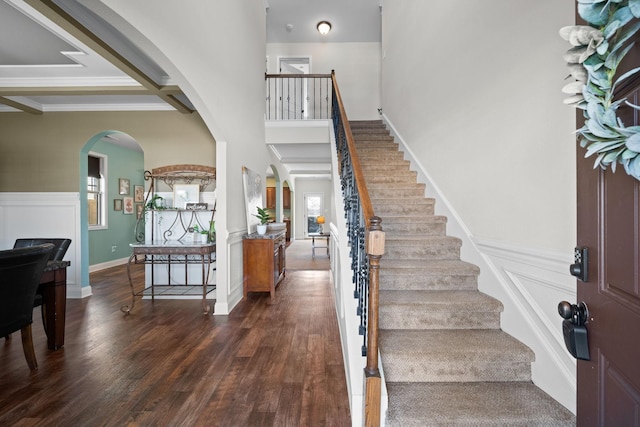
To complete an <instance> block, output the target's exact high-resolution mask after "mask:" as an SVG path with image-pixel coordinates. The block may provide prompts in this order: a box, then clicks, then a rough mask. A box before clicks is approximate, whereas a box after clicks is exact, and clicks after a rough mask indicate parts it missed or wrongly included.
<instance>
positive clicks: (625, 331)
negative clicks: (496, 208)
mask: <svg viewBox="0 0 640 427" xmlns="http://www.w3.org/2000/svg"><path fill="white" fill-rule="evenodd" d="M636 48H638V46H636ZM625 60H626V59H625ZM637 65H638V63H636V66H637ZM625 68H628V67H625ZM635 86H636V88H635V89H634V88H630V89H628V90H627V98H628V99H629V100H630V101H632V102H634V103H635V104H638V102H639V101H640V99H639V94H640V88H638V85H637V84H636V85H635ZM621 96H625V95H624V94H621ZM619 116H621V117H622V119H623V121H624V123H625V125H626V126H630V125H632V124H634V125H638V123H639V122H640V120H638V112H637V111H635V110H633V109H631V108H629V107H625V108H623V109H621V110H620V114H619ZM584 153H585V150H584V149H582V148H578V150H577V157H578V159H577V162H578V165H577V166H578V186H577V191H578V198H577V200H578V206H577V207H578V212H577V214H578V246H581V247H586V248H588V249H589V267H588V275H589V277H588V281H587V282H580V281H577V285H576V286H577V294H578V301H584V302H585V303H586V304H587V307H588V309H589V320H588V322H587V324H586V327H587V331H588V340H589V353H590V359H591V360H589V361H584V360H578V402H577V403H578V405H577V407H578V414H577V415H578V416H577V419H578V426H640V279H639V276H640V181H638V180H636V179H634V178H632V177H630V176H628V175H627V174H626V173H625V171H624V168H623V167H622V166H621V167H620V168H618V170H617V172H616V173H612V172H611V171H610V170H607V171H602V170H600V169H593V161H594V158H593V157H589V158H587V159H585V158H584Z"/></svg>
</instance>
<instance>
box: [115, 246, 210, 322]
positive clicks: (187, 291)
mask: <svg viewBox="0 0 640 427" xmlns="http://www.w3.org/2000/svg"><path fill="white" fill-rule="evenodd" d="M130 246H131V250H132V253H131V256H130V257H129V262H128V263H127V276H128V277H129V286H130V287H131V306H128V305H123V306H122V307H120V310H121V311H122V312H124V313H126V314H129V313H130V312H131V310H132V309H133V307H134V305H135V302H136V297H137V296H150V297H151V300H154V298H155V296H156V294H157V295H182V296H184V295H195V294H196V293H199V292H200V290H202V309H203V311H204V314H207V313H209V311H210V310H211V308H210V307H209V304H207V294H208V293H209V292H211V291H213V290H214V289H215V288H216V287H215V285H209V284H208V282H209V267H210V265H211V262H212V254H213V253H214V252H215V251H216V244H215V242H211V243H194V242H189V241H182V240H163V241H154V242H150V243H131V244H130ZM131 264H151V265H152V268H151V283H150V286H149V287H145V288H144V289H143V290H141V291H138V292H136V291H135V289H134V286H133V281H132V280H131ZM162 264H165V265H167V267H168V269H169V273H168V274H169V277H171V266H172V265H183V266H184V269H185V271H184V274H185V281H184V284H174V285H172V284H169V283H167V284H156V283H155V277H154V268H153V266H154V265H162ZM190 264H200V265H201V266H202V283H201V284H198V285H189V284H188V283H189V278H188V266H189V265H190Z"/></svg>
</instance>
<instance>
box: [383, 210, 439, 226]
mask: <svg viewBox="0 0 640 427" xmlns="http://www.w3.org/2000/svg"><path fill="white" fill-rule="evenodd" d="M374 209H375V208H374ZM420 209H422V208H414V210H412V211H408V212H407V213H404V214H385V215H378V216H379V217H381V218H382V221H383V223H391V222H393V223H400V224H407V223H411V222H425V223H431V224H434V223H438V224H446V223H447V217H446V216H443V215H430V214H425V213H424V212H422V211H420ZM376 213H377V212H376ZM383 228H384V225H383Z"/></svg>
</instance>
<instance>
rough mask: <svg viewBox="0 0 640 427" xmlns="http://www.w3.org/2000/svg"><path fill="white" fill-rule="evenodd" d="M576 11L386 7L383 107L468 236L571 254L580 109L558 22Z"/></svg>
mask: <svg viewBox="0 0 640 427" xmlns="http://www.w3.org/2000/svg"><path fill="white" fill-rule="evenodd" d="M573 8H574V2H571V1H562V2H558V1H557V0H539V1H535V2H527V1H524V0H487V1H482V2H479V1H477V0H460V1H457V2H455V3H452V2H451V1H449V0H434V1H429V2H417V1H410V0H398V1H395V0H394V1H387V2H385V3H384V13H383V15H382V25H383V28H382V30H383V35H382V38H383V40H382V56H383V60H382V93H383V95H382V98H383V110H384V112H385V115H386V116H387V117H388V118H389V119H390V121H391V122H393V123H394V125H395V127H396V128H397V130H398V131H399V133H400V134H401V135H402V137H403V138H404V140H405V141H406V142H407V144H408V145H409V146H410V147H411V148H412V150H413V151H414V154H415V155H416V157H417V158H418V159H420V161H421V162H422V164H423V165H424V166H425V168H426V169H427V170H428V171H429V173H430V174H431V176H432V177H433V179H434V180H435V182H436V183H437V184H438V185H439V186H440V188H441V189H442V191H443V193H444V194H446V195H447V197H448V198H449V200H450V202H451V203H452V204H453V206H454V207H455V208H456V210H457V211H458V213H459V214H460V216H461V217H462V219H463V220H464V222H465V224H466V225H467V226H468V227H469V229H470V230H471V233H472V234H473V235H474V236H477V237H480V238H489V239H494V240H502V241H508V242H518V243H519V244H522V245H525V246H532V247H540V248H553V249H557V250H561V251H567V252H571V251H572V248H573V245H574V244H575V228H576V227H575V206H576V199H575V158H574V156H575V138H574V136H573V135H572V131H573V130H574V129H575V119H574V117H575V110H573V109H572V108H569V107H567V106H565V105H563V103H562V99H563V94H562V93H561V91H560V89H561V87H562V86H563V79H564V77H565V76H566V75H567V71H566V66H565V64H564V62H563V60H562V55H563V53H564V51H565V50H566V49H567V48H568V47H569V46H568V45H567V43H566V42H565V41H563V40H562V39H561V38H560V37H559V35H558V29H559V28H560V27H562V26H564V25H571V24H572V23H573V21H574V14H573V13H574V12H573Z"/></svg>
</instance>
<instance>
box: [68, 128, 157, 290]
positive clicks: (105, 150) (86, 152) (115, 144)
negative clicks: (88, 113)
mask: <svg viewBox="0 0 640 427" xmlns="http://www.w3.org/2000/svg"><path fill="white" fill-rule="evenodd" d="M90 155H91V156H93V157H99V158H101V159H102V160H103V161H102V162H101V165H102V168H101V173H102V175H103V182H102V184H103V185H102V198H101V203H103V211H104V218H103V223H101V224H99V225H97V226H96V225H92V226H90V225H89V210H90V207H89V202H88V194H89V190H88V176H89V160H88V159H89V156H90ZM79 182H80V191H79V192H80V252H81V257H80V259H81V266H80V275H81V279H82V281H81V283H82V284H83V286H90V282H89V273H90V272H91V271H95V270H100V269H103V268H108V267H112V266H115V265H120V264H122V263H123V262H125V260H126V259H128V257H129V255H130V253H131V251H130V248H129V243H131V242H132V241H134V240H135V239H134V229H135V222H136V219H137V214H138V212H139V210H140V209H141V207H142V202H143V200H144V199H143V198H142V197H141V196H143V195H144V192H145V191H146V189H145V183H144V152H143V150H142V148H141V147H140V145H139V144H138V143H137V141H135V139H133V138H132V137H131V136H129V135H128V134H126V133H124V132H120V131H117V130H106V131H103V132H100V133H98V134H96V135H94V136H93V137H91V138H90V139H89V140H88V141H87V143H86V144H85V145H84V146H83V147H82V149H81V150H80V180H79ZM92 218H93V216H92ZM92 222H93V221H92ZM83 294H85V295H86V294H87V293H86V292H83Z"/></svg>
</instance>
